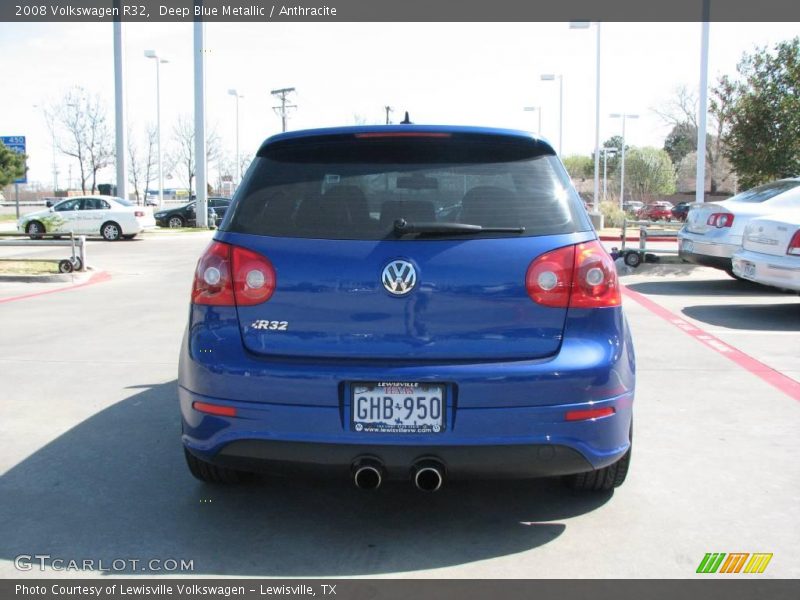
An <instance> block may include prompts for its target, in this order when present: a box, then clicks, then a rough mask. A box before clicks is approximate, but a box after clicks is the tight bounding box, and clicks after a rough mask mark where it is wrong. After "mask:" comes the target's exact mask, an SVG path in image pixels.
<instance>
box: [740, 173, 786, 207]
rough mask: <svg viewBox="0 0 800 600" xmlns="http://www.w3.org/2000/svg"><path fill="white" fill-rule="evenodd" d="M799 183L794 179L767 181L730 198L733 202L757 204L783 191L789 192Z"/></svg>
mask: <svg viewBox="0 0 800 600" xmlns="http://www.w3.org/2000/svg"><path fill="white" fill-rule="evenodd" d="M799 185H800V181H797V180H794V179H789V180H785V181H775V182H773V183H767V184H765V185H760V186H758V187H754V188H753V189H751V190H747V191H746V192H742V193H741V194H737V195H736V196H734V197H733V198H731V199H730V200H731V201H733V202H750V203H753V204H757V203H759V202H765V201H766V200H769V199H771V198H774V197H775V196H777V195H778V194H782V193H783V192H788V191H789V190H792V189H794V188H796V187H797V186H799Z"/></svg>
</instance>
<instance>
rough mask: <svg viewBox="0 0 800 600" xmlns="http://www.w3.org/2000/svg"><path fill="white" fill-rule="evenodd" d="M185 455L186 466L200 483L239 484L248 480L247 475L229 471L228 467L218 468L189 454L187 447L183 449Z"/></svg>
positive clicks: (232, 470)
mask: <svg viewBox="0 0 800 600" xmlns="http://www.w3.org/2000/svg"><path fill="white" fill-rule="evenodd" d="M183 454H184V456H185V457H186V464H187V465H188V466H189V471H191V472H192V475H194V476H195V478H197V479H199V480H200V481H205V482H207V483H239V482H241V481H243V480H244V479H246V478H247V475H248V474H247V473H244V472H242V471H237V470H235V469H228V468H227V467H218V466H217V465H212V464H211V463H208V462H206V461H204V460H202V459H200V458H197V457H196V456H195V455H194V454H192V453H191V452H189V451H188V450H187V449H186V447H184V448H183Z"/></svg>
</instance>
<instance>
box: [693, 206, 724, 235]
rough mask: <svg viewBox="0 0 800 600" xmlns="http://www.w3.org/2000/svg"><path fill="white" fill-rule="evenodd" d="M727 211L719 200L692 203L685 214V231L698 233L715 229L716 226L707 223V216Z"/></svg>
mask: <svg viewBox="0 0 800 600" xmlns="http://www.w3.org/2000/svg"><path fill="white" fill-rule="evenodd" d="M728 212H730V211H729V210H728V209H727V208H725V206H724V205H723V204H722V203H720V202H704V203H699V202H698V203H694V204H692V205H690V206H689V213H688V214H687V215H686V231H688V232H689V233H696V234H700V235H702V234H705V233H707V232H708V231H716V227H715V226H714V225H710V224H709V222H708V220H709V217H711V215H713V214H719V213H728Z"/></svg>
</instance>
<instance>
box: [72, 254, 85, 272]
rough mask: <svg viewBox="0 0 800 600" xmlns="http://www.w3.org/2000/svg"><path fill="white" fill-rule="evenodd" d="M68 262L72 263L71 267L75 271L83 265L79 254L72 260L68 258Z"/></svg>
mask: <svg viewBox="0 0 800 600" xmlns="http://www.w3.org/2000/svg"><path fill="white" fill-rule="evenodd" d="M70 263H72V269H73V270H75V271H80V270H81V268H82V267H83V263H82V262H81V258H80V256H76V257H75V259H74V260H73V259H70Z"/></svg>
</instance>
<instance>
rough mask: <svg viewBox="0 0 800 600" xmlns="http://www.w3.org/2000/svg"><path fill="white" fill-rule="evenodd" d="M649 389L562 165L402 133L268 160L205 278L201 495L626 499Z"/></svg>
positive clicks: (610, 269) (280, 141) (284, 151)
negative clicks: (511, 489)
mask: <svg viewBox="0 0 800 600" xmlns="http://www.w3.org/2000/svg"><path fill="white" fill-rule="evenodd" d="M634 382H635V361H634V353H633V346H632V342H631V336H630V332H629V329H628V325H627V322H626V319H625V316H624V314H623V311H622V307H621V296H620V290H619V284H618V280H617V274H616V271H615V268H614V263H613V261H612V259H611V257H610V256H609V255H608V254H607V252H606V251H605V249H604V248H603V247H602V246H601V244H600V242H599V241H598V238H597V234H596V232H595V231H594V229H593V228H592V225H591V222H590V220H589V217H588V215H587V214H586V211H585V209H584V208H583V205H582V203H581V200H580V198H579V197H578V195H577V193H576V192H575V190H574V188H573V187H572V185H571V182H570V180H569V177H568V175H567V173H566V171H565V170H564V167H563V166H562V164H561V162H560V161H559V159H558V158H557V157H556V155H555V152H554V151H553V148H552V147H551V146H550V145H549V144H548V143H547V142H545V141H544V140H542V139H539V138H536V137H533V136H531V135H530V134H527V133H524V132H519V131H509V130H499V129H483V128H472V127H450V126H448V127H444V126H422V125H393V126H392V125H389V126H380V127H377V126H376V127H348V128H335V129H320V130H308V131H298V132H292V133H285V134H281V135H277V136H274V137H272V138H270V139H268V140H267V141H265V142H264V144H263V145H262V146H261V148H260V149H259V151H258V154H257V157H256V159H255V160H254V161H253V163H252V165H251V166H250V168H249V170H248V172H247V175H246V177H245V178H244V180H243V181H242V184H241V186H240V188H239V189H238V190H237V192H236V195H235V198H234V201H233V203H232V205H231V208H230V209H229V210H228V212H227V214H226V217H225V220H224V222H223V223H222V225H221V226H220V228H219V230H218V231H217V232H216V235H215V237H214V240H213V241H212V242H211V244H210V245H209V246H208V248H207V249H206V250H205V253H204V254H203V255H202V257H201V258H200V260H199V262H198V265H197V270H196V273H195V276H194V284H193V289H192V293H191V309H190V316H189V325H188V328H187V330H186V335H185V338H184V341H183V346H182V350H181V357H180V375H179V397H180V407H181V413H182V417H183V444H184V448H185V453H186V459H187V461H188V465H189V468H190V469H191V472H192V473H193V474H194V475H195V476H196V477H198V478H199V479H201V480H204V481H209V482H235V481H238V480H239V479H241V478H242V476H243V475H244V474H246V473H249V472H255V471H263V472H267V473H276V474H288V475H293V474H300V473H318V474H320V475H325V474H328V475H334V476H337V475H338V476H341V477H350V478H352V480H353V481H354V482H355V484H356V485H357V486H358V487H360V488H365V489H370V488H371V489H374V488H377V487H379V486H380V485H381V483H382V482H383V481H385V480H387V479H399V478H406V479H409V480H410V481H411V482H413V483H414V485H416V486H417V487H418V488H419V489H421V490H427V491H434V490H437V489H439V488H440V487H441V486H442V485H444V484H445V483H446V481H447V480H448V479H449V478H453V479H455V478H496V477H517V478H530V477H543V476H561V477H563V478H564V480H565V481H566V482H567V483H568V484H569V485H571V486H572V487H574V488H578V489H582V490H610V489H612V488H614V487H616V486H619V485H620V484H621V483H622V482H623V481H624V479H625V476H626V474H627V471H628V465H629V463H630V457H631V435H632V403H633V397H634Z"/></svg>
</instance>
